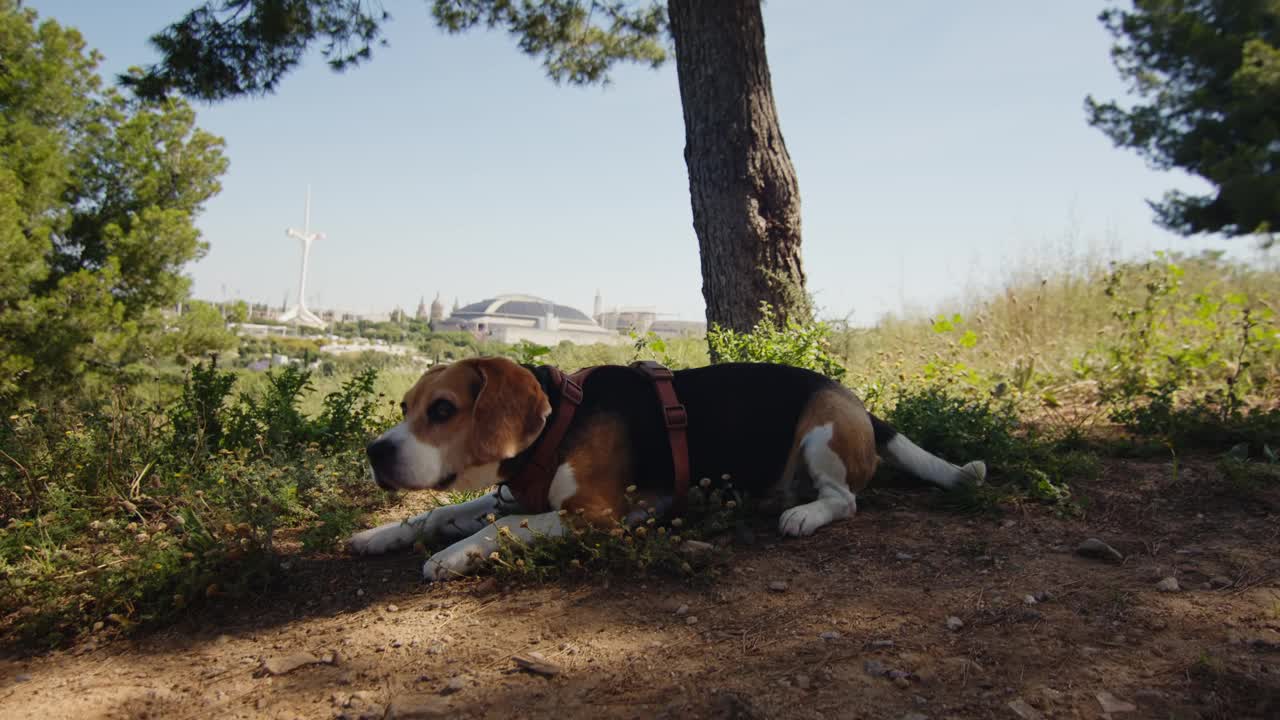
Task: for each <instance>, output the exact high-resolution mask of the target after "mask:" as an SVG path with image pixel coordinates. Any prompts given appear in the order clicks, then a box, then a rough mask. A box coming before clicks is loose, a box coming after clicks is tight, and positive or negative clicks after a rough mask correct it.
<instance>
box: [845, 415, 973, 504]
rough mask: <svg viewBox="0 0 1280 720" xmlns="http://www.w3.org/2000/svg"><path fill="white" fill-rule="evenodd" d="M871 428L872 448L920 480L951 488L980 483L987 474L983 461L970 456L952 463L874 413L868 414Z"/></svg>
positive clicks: (886, 459) (887, 460)
mask: <svg viewBox="0 0 1280 720" xmlns="http://www.w3.org/2000/svg"><path fill="white" fill-rule="evenodd" d="M868 414H870V413H868ZM871 428H872V430H874V431H875V437H876V451H877V452H878V453H879V454H880V457H881V458H883V459H884V460H885V461H886V462H888V463H889V464H890V465H893V466H894V467H897V468H900V469H902V470H905V471H907V472H909V473H911V474H912V475H915V476H916V477H918V478H920V479H921V480H927V481H929V482H931V483H933V484H934V485H937V486H939V487H944V488H953V487H956V486H957V485H962V484H973V485H981V484H982V481H983V480H985V479H986V477H987V464H986V463H984V462H982V461H981V460H974V461H973V462H971V463H968V464H966V465H965V466H964V467H960V466H958V465H952V464H951V463H949V462H947V461H946V460H943V459H942V458H940V457H938V456H937V455H934V454H933V453H930V452H928V451H927V450H924V449H923V448H921V447H920V446H919V445H916V444H915V443H913V442H911V441H910V440H909V439H907V436H906V435H903V434H902V433H900V432H898V431H897V430H895V429H894V428H893V426H892V425H890V424H889V423H887V422H885V421H883V420H881V419H880V418H878V417H876V416H875V415H871Z"/></svg>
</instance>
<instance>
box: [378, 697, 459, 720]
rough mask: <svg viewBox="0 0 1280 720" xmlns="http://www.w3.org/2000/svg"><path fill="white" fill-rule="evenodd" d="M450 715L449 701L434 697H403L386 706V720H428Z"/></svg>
mask: <svg viewBox="0 0 1280 720" xmlns="http://www.w3.org/2000/svg"><path fill="white" fill-rule="evenodd" d="M450 714H451V712H450V710H449V701H447V700H445V699H444V698H442V697H438V696H435V695H421V694H415V695H403V696H401V697H398V698H396V699H395V700H392V701H391V704H390V705H389V706H387V714H386V716H385V717H386V718H387V719H388V720H392V719H393V718H394V720H430V719H431V718H442V717H447V716H449V715H450Z"/></svg>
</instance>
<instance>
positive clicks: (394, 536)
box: [347, 522, 417, 555]
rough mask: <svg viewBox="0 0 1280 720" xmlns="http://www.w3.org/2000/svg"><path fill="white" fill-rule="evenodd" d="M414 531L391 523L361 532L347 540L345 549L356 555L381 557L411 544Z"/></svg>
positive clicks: (406, 526) (414, 534)
mask: <svg viewBox="0 0 1280 720" xmlns="http://www.w3.org/2000/svg"><path fill="white" fill-rule="evenodd" d="M416 535H417V533H416V531H415V530H414V529H413V528H412V527H411V526H409V525H407V524H405V523H402V522H391V523H387V524H386V525H379V526H378V527H376V528H369V529H368V530H362V531H360V532H358V533H356V534H355V535H352V536H351V539H349V540H347V547H348V548H350V549H351V552H353V553H355V554H357V555H381V554H382V553H385V552H391V551H392V550H399V549H400V548H405V547H408V546H409V545H411V544H413V539H414V537H416Z"/></svg>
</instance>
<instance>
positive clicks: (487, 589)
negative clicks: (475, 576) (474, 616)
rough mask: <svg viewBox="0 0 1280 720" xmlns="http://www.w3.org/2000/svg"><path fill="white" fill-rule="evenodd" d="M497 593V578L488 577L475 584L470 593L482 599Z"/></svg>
mask: <svg viewBox="0 0 1280 720" xmlns="http://www.w3.org/2000/svg"><path fill="white" fill-rule="evenodd" d="M497 591H498V578H495V577H488V578H485V579H484V580H481V581H480V582H479V584H477V585H476V586H475V588H474V589H473V590H472V591H471V592H472V593H473V594H474V595H477V596H479V597H484V596H486V595H492V594H494V593H495V592H497Z"/></svg>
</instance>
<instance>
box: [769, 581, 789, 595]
mask: <svg viewBox="0 0 1280 720" xmlns="http://www.w3.org/2000/svg"><path fill="white" fill-rule="evenodd" d="M769 589H770V590H772V591H774V592H786V591H787V582H786V581H785V580H774V581H773V582H771V583H769Z"/></svg>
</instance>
